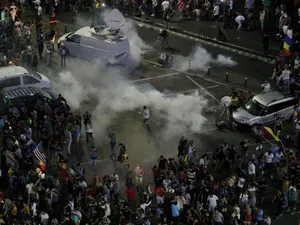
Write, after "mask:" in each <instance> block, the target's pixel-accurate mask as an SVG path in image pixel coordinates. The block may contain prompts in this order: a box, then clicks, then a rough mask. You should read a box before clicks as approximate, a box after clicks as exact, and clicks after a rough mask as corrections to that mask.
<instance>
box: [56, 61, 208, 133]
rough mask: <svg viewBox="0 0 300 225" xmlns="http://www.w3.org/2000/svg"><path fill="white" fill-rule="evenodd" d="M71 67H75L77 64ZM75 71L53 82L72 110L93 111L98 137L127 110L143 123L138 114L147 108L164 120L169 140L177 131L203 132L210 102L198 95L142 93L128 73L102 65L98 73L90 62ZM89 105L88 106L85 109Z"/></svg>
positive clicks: (158, 119)
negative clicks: (144, 107)
mask: <svg viewBox="0 0 300 225" xmlns="http://www.w3.org/2000/svg"><path fill="white" fill-rule="evenodd" d="M75 61H76V59H75ZM71 64H74V66H75V64H76V62H72V63H71ZM73 68H74V69H73V70H71V71H69V72H61V73H59V77H58V80H57V81H54V83H53V86H54V89H56V90H57V91H59V92H60V93H61V94H62V95H63V96H64V97H65V98H66V99H67V101H68V104H69V105H70V106H71V108H72V109H74V110H80V111H81V112H84V111H85V109H87V110H90V111H92V114H93V128H94V130H95V133H97V135H98V134H99V135H102V134H104V133H105V132H106V131H107V129H108V128H109V126H110V125H111V123H112V120H113V119H115V118H117V116H118V115H119V114H120V113H123V112H126V111H130V112H128V113H127V116H128V117H132V118H134V119H135V118H136V120H138V121H140V122H141V121H142V115H136V113H137V110H141V108H142V107H143V106H144V105H147V106H148V107H149V108H150V112H151V120H152V119H153V120H156V121H160V122H161V121H163V129H162V130H161V132H163V135H166V136H167V137H169V138H171V137H173V135H178V132H182V133H184V132H190V131H192V132H194V133H201V130H202V128H203V125H204V123H205V122H206V118H205V117H204V116H203V115H202V112H203V109H204V108H205V107H206V106H207V100H206V99H205V98H204V97H202V96H200V95H199V94H198V93H195V94H193V95H183V94H179V95H177V96H173V97H167V96H166V95H164V94H163V93H160V92H158V91H157V90H152V91H147V92H141V91H140V90H139V89H138V88H136V87H135V86H133V85H132V84H131V83H129V82H128V81H126V79H125V78H124V76H123V74H124V73H125V71H124V70H121V69H120V68H112V67H109V68H107V67H105V66H104V65H102V69H100V71H102V72H101V73H99V72H97V71H99V67H98V68H97V67H96V66H94V65H92V64H89V63H86V64H85V65H82V63H81V67H80V68H76V69H75V67H73ZM121 74H122V75H121ZM86 103H88V105H89V106H88V107H85V104H86ZM91 105H92V107H91ZM83 108H84V109H83ZM167 137H166V138H167Z"/></svg>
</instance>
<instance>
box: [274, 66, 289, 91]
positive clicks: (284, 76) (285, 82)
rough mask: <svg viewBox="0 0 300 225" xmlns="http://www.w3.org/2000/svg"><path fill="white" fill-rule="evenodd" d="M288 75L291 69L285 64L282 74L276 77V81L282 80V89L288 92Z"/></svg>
mask: <svg viewBox="0 0 300 225" xmlns="http://www.w3.org/2000/svg"><path fill="white" fill-rule="evenodd" d="M290 75H291V71H290V70H289V69H288V65H286V66H285V69H284V70H283V71H282V74H281V75H280V76H279V77H278V81H277V82H278V83H279V82H280V81H281V80H282V82H283V91H284V92H285V93H288V92H289V90H290Z"/></svg>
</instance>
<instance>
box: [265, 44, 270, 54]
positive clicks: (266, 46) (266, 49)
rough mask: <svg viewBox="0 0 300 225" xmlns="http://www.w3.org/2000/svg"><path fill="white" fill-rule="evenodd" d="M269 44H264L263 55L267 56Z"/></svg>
mask: <svg viewBox="0 0 300 225" xmlns="http://www.w3.org/2000/svg"><path fill="white" fill-rule="evenodd" d="M268 50H269V45H266V44H264V55H265V56H268Z"/></svg>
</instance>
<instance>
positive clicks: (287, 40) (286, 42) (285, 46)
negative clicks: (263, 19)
mask: <svg viewBox="0 0 300 225" xmlns="http://www.w3.org/2000/svg"><path fill="white" fill-rule="evenodd" d="M293 44H294V41H293V39H291V38H289V37H288V36H285V39H284V43H283V49H284V50H286V51H290V47H291V46H292V45H293Z"/></svg>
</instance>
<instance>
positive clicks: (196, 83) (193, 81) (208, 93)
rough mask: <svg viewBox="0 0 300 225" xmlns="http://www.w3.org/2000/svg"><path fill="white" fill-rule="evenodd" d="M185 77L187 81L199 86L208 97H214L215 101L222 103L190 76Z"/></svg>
mask: <svg viewBox="0 0 300 225" xmlns="http://www.w3.org/2000/svg"><path fill="white" fill-rule="evenodd" d="M185 77H186V78H187V79H189V80H190V81H191V82H192V83H194V84H195V85H196V86H198V87H199V88H200V89H202V90H203V91H204V92H205V93H206V94H207V95H209V96H210V97H212V98H213V99H214V100H216V101H217V102H219V103H221V101H220V100H219V99H217V98H216V97H215V96H214V95H213V94H212V93H210V92H209V91H208V90H206V89H205V87H203V86H202V85H200V84H199V83H198V82H196V81H195V80H194V79H192V78H190V77H189V76H187V75H185Z"/></svg>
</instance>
